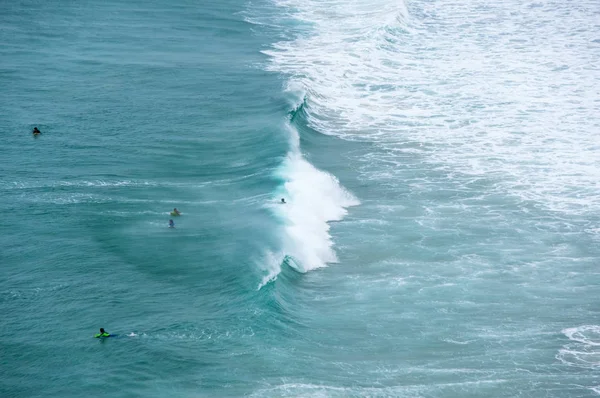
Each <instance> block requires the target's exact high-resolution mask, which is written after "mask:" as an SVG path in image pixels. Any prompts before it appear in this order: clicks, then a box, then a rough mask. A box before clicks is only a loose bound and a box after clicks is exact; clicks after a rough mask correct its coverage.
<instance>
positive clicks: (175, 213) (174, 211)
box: [173, 207, 181, 216]
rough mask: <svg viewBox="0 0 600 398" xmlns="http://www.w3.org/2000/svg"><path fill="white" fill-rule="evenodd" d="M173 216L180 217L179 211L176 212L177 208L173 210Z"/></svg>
mask: <svg viewBox="0 0 600 398" xmlns="http://www.w3.org/2000/svg"><path fill="white" fill-rule="evenodd" d="M173 215H174V216H175V215H177V216H180V215H181V213H180V212H179V210H177V207H176V208H174V209H173Z"/></svg>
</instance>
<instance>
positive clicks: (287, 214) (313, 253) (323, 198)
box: [276, 151, 359, 272]
mask: <svg viewBox="0 0 600 398" xmlns="http://www.w3.org/2000/svg"><path fill="white" fill-rule="evenodd" d="M281 174H282V177H283V178H284V179H285V180H286V182H285V184H284V186H283V192H284V193H283V194H282V195H283V196H285V197H286V202H287V203H286V204H280V205H279V206H278V207H277V208H276V212H277V214H279V215H280V216H282V217H283V218H284V220H285V223H286V225H285V235H286V238H285V241H284V251H285V253H286V254H287V255H289V256H291V257H292V258H293V260H294V261H292V262H290V263H291V264H295V265H294V267H295V268H296V269H297V270H298V271H301V272H306V271H309V270H311V269H315V268H319V267H324V266H325V265H326V264H327V263H334V262H337V257H336V254H335V251H334V250H333V242H332V240H331V236H330V234H329V228H330V227H329V224H328V222H329V221H337V220H341V219H342V218H343V217H344V216H345V215H346V213H347V210H346V208H347V207H349V206H355V205H358V204H359V202H358V200H357V199H356V198H355V197H354V196H352V194H350V193H349V192H348V191H346V190H345V189H344V188H342V186H341V185H340V183H339V181H338V180H337V178H335V177H334V176H333V175H331V174H329V173H326V172H324V171H321V170H318V169H317V168H315V167H314V166H313V165H312V164H310V163H309V162H307V161H306V160H305V159H304V158H303V157H302V155H301V154H300V153H299V152H297V151H291V152H290V153H289V154H288V156H287V159H286V160H285V161H284V163H283V165H282V168H281Z"/></svg>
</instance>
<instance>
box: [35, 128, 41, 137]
mask: <svg viewBox="0 0 600 398" xmlns="http://www.w3.org/2000/svg"><path fill="white" fill-rule="evenodd" d="M38 134H42V132H41V131H40V130H38V128H37V127H34V128H33V135H38Z"/></svg>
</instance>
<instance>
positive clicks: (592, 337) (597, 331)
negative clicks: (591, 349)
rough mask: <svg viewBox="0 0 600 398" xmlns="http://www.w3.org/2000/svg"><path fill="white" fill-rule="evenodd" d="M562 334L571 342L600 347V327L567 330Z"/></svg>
mask: <svg viewBox="0 0 600 398" xmlns="http://www.w3.org/2000/svg"><path fill="white" fill-rule="evenodd" d="M562 332H563V333H564V335H565V336H567V337H568V338H569V340H573V341H578V342H580V343H584V344H586V345H591V346H600V326H597V325H584V326H579V327H576V328H567V329H564V330H563V331H562Z"/></svg>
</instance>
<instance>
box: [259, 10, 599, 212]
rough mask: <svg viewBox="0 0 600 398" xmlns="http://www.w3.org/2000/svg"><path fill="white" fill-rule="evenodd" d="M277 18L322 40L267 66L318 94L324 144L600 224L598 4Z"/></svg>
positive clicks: (315, 115)
mask: <svg viewBox="0 0 600 398" xmlns="http://www.w3.org/2000/svg"><path fill="white" fill-rule="evenodd" d="M277 4H278V5H279V6H280V7H282V8H283V9H284V10H286V12H287V13H289V14H290V15H293V16H294V17H295V18H297V19H298V20H300V21H302V22H303V23H305V24H308V25H309V26H311V34H308V35H300V36H299V37H298V38H296V39H295V40H292V41H281V42H278V43H276V44H275V45H274V48H273V49H272V50H268V51H266V53H267V54H268V55H269V56H271V68H272V69H273V70H276V71H280V72H283V73H285V74H287V75H289V76H290V79H292V80H293V81H295V82H296V83H298V84H301V85H302V86H303V87H304V89H305V90H306V91H307V93H308V100H307V110H308V113H309V120H310V123H311V125H312V126H313V127H314V128H315V129H317V130H318V131H321V132H323V133H326V134H333V135H337V136H340V137H343V138H346V139H352V140H357V139H358V140H369V141H375V142H377V143H379V144H380V145H381V146H382V147H383V148H385V149H386V150H387V152H386V151H384V152H382V153H381V154H380V155H379V156H380V159H376V160H378V161H391V162H392V163H393V162H394V159H397V158H398V156H397V155H398V154H401V153H403V152H406V151H409V152H413V153H420V154H422V155H423V157H424V159H425V160H426V161H427V162H430V163H433V164H435V165H438V167H439V168H446V169H452V170H453V171H455V172H461V173H465V174H469V175H471V176H473V178H474V179H475V178H478V177H484V176H485V177H492V178H494V179H495V180H496V184H495V188H496V189H498V190H499V191H501V192H510V193H511V194H512V195H515V196H517V197H519V198H520V199H523V200H533V201H537V202H539V203H542V204H543V205H544V206H546V207H547V208H549V209H553V210H559V211H564V212H568V213H577V214H584V213H586V212H591V211H598V210H600V189H599V188H600V187H599V186H598V181H599V177H600V171H599V170H600V167H598V166H599V164H600V135H598V134H597V132H598V131H599V130H600V122H599V118H598V117H596V116H595V115H598V114H599V113H600V101H599V100H598V99H597V98H598V93H599V92H600V67H599V66H598V62H597V60H598V59H600V35H599V33H598V25H597V23H598V19H599V18H600V6H599V5H598V2H595V1H582V2H577V4H573V3H572V2H555V1H543V2H536V3H523V2H520V1H505V2H488V1H475V2H468V3H464V2H457V1H436V2H425V1H413V2H410V3H409V4H408V5H409V7H408V8H407V7H406V4H405V3H403V2H402V1H377V2H375V3H373V2H369V1H350V2H342V1H310V0H309V1H304V0H302V1H299V0H285V1H283V0H282V1H277ZM410 143H413V144H415V145H407V144H410ZM407 146H408V147H407ZM389 172H390V173H392V174H393V173H394V172H393V170H390V171H389Z"/></svg>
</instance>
